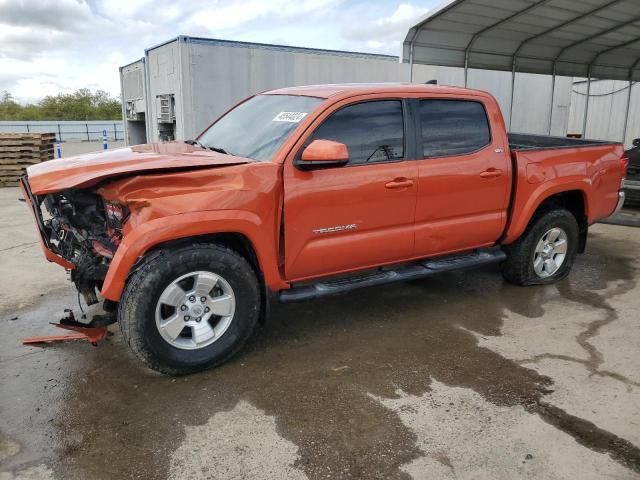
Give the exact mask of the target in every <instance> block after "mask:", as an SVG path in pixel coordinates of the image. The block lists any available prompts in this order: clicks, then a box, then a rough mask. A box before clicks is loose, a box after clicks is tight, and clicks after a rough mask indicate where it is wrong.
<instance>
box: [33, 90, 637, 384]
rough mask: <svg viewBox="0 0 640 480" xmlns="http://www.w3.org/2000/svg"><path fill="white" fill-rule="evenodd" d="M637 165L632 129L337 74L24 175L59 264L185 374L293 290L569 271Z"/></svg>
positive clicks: (132, 338)
mask: <svg viewBox="0 0 640 480" xmlns="http://www.w3.org/2000/svg"><path fill="white" fill-rule="evenodd" d="M627 163H628V159H627V157H626V156H625V154H624V151H623V147H622V145H621V144H619V143H611V142H602V141H592V140H584V139H568V138H561V137H549V136H540V135H524V134H510V133H509V134H508V133H507V131H506V129H505V123H504V120H503V117H502V114H501V112H500V109H499V107H498V104H497V102H496V100H495V99H494V98H493V97H492V96H491V95H490V94H488V93H486V92H482V91H477V90H468V89H464V88H454V87H445V86H433V85H418V84H358V85H319V86H303V87H293V88H284V89H280V90H274V91H270V92H266V93H263V94H259V95H255V96H252V97H250V98H248V99H246V100H244V101H242V102H241V103H240V104H238V105H236V106H235V107H234V108H232V109H231V110H229V111H228V112H227V113H225V114H224V115H222V116H221V117H220V118H219V119H218V120H216V121H215V122H214V123H213V124H211V125H210V126H209V127H208V128H207V129H206V130H205V131H204V132H203V133H202V134H200V135H199V136H198V137H197V138H196V139H194V140H190V141H186V142H169V143H155V144H148V145H139V146H132V147H129V148H122V149H117V150H113V151H106V152H100V153H92V154H87V155H82V156H78V157H72V158H67V159H62V160H53V161H48V162H44V163H41V164H38V165H34V166H31V167H29V168H28V170H27V174H26V175H25V176H24V177H23V179H22V182H21V184H22V189H23V194H24V196H25V198H26V200H27V202H28V204H29V205H30V206H31V209H32V212H33V214H34V218H35V221H36V224H37V227H38V230H39V232H40V236H41V239H42V246H43V250H44V254H45V256H46V258H47V259H48V260H50V261H53V262H56V263H58V264H60V265H61V266H63V267H64V268H66V269H68V270H69V271H70V278H71V280H72V281H73V282H74V284H75V286H76V287H77V289H78V291H79V293H80V294H81V296H82V297H83V298H84V301H85V302H86V303H88V304H90V305H93V304H96V305H102V307H103V308H104V311H106V312H107V314H106V317H107V319H108V321H109V322H115V321H117V322H119V324H120V327H121V330H122V334H123V337H124V339H125V340H126V342H127V343H128V344H129V346H130V347H131V348H132V350H133V351H134V352H135V354H136V355H137V356H138V357H139V358H140V359H141V360H142V361H144V362H145V363H146V364H147V365H148V366H150V367H151V368H153V369H155V370H158V371H161V372H164V373H167V374H183V373H188V372H193V371H196V370H201V369H204V368H208V367H212V366H216V365H219V364H221V363H222V362H225V361H226V360H228V359H229V358H231V357H232V356H233V355H234V354H235V353H237V352H238V351H239V350H240V348H241V347H242V346H243V344H244V343H245V342H246V340H247V339H248V338H249V336H250V335H251V333H252V331H253V330H254V327H255V326H256V324H257V323H258V322H262V321H264V319H265V317H266V316H267V313H268V310H269V308H268V307H269V303H270V302H271V301H272V300H273V299H274V298H276V299H278V300H279V301H280V302H293V301H300V300H308V299H313V298H318V297H322V296H325V295H331V294H336V293H343V292H347V291H350V290H353V289H356V288H359V287H374V286H379V285H382V284H386V283H389V282H396V281H402V280H408V279H418V278H424V277H427V276H430V275H434V274H437V273H438V272H444V271H450V270H453V269H461V268H470V267H474V266H478V265H484V264H488V263H492V262H495V263H498V264H500V266H501V270H502V274H503V276H504V278H505V279H506V280H507V281H508V282H511V283H514V284H517V285H537V284H546V283H551V282H555V281H558V280H560V279H562V278H564V277H565V276H566V275H568V274H569V272H570V270H571V267H572V265H573V263H574V260H575V258H576V254H577V253H580V252H583V251H584V250H585V246H586V241H587V230H588V227H589V225H591V224H593V223H594V222H596V221H598V220H600V219H602V218H604V217H607V216H609V215H612V214H613V213H614V212H615V211H616V210H617V209H618V208H620V206H621V205H622V203H623V201H624V193H623V186H622V185H623V180H624V175H625V170H626V168H627ZM102 321H104V316H103V317H102Z"/></svg>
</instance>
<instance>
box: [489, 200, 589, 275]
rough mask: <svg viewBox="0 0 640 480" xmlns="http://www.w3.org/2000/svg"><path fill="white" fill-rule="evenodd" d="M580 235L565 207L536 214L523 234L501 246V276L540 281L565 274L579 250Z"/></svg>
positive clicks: (567, 272) (573, 219)
mask: <svg viewBox="0 0 640 480" xmlns="http://www.w3.org/2000/svg"><path fill="white" fill-rule="evenodd" d="M579 237H580V234H579V228H578V222H577V220H576V218H575V217H574V216H573V214H572V213H571V212H569V211H568V210H565V209H563V208H559V209H555V210H550V211H549V210H548V211H546V212H540V213H538V214H536V215H535V216H534V218H533V219H532V220H531V222H530V223H529V226H528V227H527V229H526V230H525V232H524V233H523V234H522V236H521V237H520V238H519V239H518V240H517V241H516V242H515V243H513V244H511V245H508V246H506V247H504V250H505V252H506V254H507V260H505V261H504V263H503V264H502V267H501V268H502V275H503V277H504V278H505V280H507V281H508V282H510V283H513V284H516V285H541V284H547V283H553V282H556V281H558V280H560V279H562V278H564V277H566V276H567V275H569V272H570V271H571V267H572V266H573V262H574V260H575V258H576V254H577V252H578V242H579Z"/></svg>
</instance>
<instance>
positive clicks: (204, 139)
mask: <svg viewBox="0 0 640 480" xmlns="http://www.w3.org/2000/svg"><path fill="white" fill-rule="evenodd" d="M323 100H324V99H322V98H316V97H303V96H300V95H256V96H255V97H253V98H250V99H249V100H247V101H246V102H243V103H241V104H240V105H238V106H237V107H236V108H234V109H233V110H231V111H230V112H228V113H227V114H226V115H224V116H223V117H222V118H220V119H219V120H218V121H217V122H216V123H214V124H213V125H211V127H209V129H207V130H206V131H205V132H204V133H203V134H202V135H200V136H199V137H198V143H200V144H202V146H203V147H205V148H210V149H212V150H217V151H222V152H226V153H228V154H230V155H237V156H239V157H245V158H252V159H254V160H263V161H264V160H271V158H272V157H273V154H274V153H275V152H276V151H277V150H278V148H280V146H281V145H282V144H283V143H284V141H285V140H286V139H287V138H288V137H289V135H291V132H293V130H294V129H295V128H296V127H297V126H298V123H299V122H300V121H302V119H303V118H304V117H305V116H306V115H307V114H308V113H309V112H311V111H312V110H313V109H314V108H315V107H316V106H318V105H319V104H320V103H322V102H323Z"/></svg>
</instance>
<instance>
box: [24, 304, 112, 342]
mask: <svg viewBox="0 0 640 480" xmlns="http://www.w3.org/2000/svg"><path fill="white" fill-rule="evenodd" d="M65 312H66V314H67V315H66V316H65V317H63V318H61V319H60V323H54V322H51V325H53V326H55V327H58V328H62V329H64V330H71V331H72V332H74V333H71V334H66V335H46V336H42V337H27V338H25V339H23V340H22V344H23V345H35V346H44V345H47V344H50V343H60V342H71V341H83V340H86V341H87V342H89V343H90V344H91V345H93V346H97V345H98V342H101V341H102V340H104V339H105V338H106V336H107V333H108V332H107V325H106V324H103V323H105V322H94V321H92V322H91V323H90V324H85V323H80V322H78V321H77V320H76V319H75V316H74V315H73V312H72V311H71V310H69V309H67V310H65ZM94 319H95V317H94Z"/></svg>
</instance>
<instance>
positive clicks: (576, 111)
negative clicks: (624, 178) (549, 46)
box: [569, 80, 640, 147]
mask: <svg viewBox="0 0 640 480" xmlns="http://www.w3.org/2000/svg"><path fill="white" fill-rule="evenodd" d="M628 95H629V82H624V81H620V80H592V81H591V89H590V96H589V112H588V113H589V115H588V117H587V132H586V135H585V137H586V138H593V139H598V140H614V141H622V132H623V130H624V121H625V112H626V108H627V99H628ZM586 99H587V81H586V80H579V81H576V82H575V83H574V84H573V89H572V93H571V115H570V118H569V133H573V134H581V133H582V122H583V118H584V110H585V106H586ZM638 137H640V86H639V85H638V84H637V83H635V84H634V85H633V87H632V89H631V104H630V108H629V121H628V123H627V132H626V138H625V140H624V143H625V146H626V147H630V146H631V142H632V140H633V139H634V138H638Z"/></svg>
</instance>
